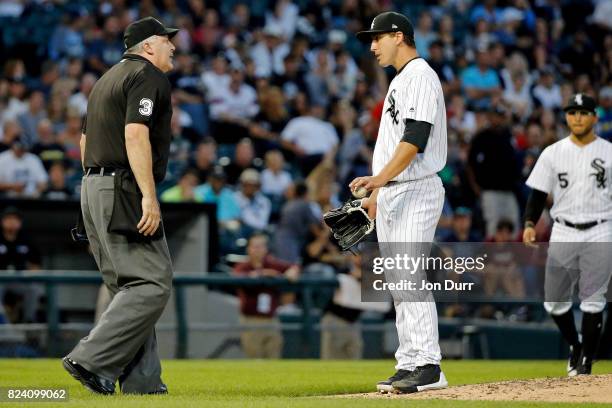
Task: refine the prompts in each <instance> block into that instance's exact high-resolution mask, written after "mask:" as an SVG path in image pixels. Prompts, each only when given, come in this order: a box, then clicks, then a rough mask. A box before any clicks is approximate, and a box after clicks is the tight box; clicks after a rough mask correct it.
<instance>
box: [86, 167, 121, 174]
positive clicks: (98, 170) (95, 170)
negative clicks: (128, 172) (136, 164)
mask: <svg viewBox="0 0 612 408" xmlns="http://www.w3.org/2000/svg"><path fill="white" fill-rule="evenodd" d="M116 170H117V169H115V168H114V167H88V168H87V169H86V170H85V175H86V176H114V175H115V171H116Z"/></svg>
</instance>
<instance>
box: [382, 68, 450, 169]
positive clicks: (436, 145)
mask: <svg viewBox="0 0 612 408" xmlns="http://www.w3.org/2000/svg"><path fill="white" fill-rule="evenodd" d="M405 119H413V120H416V121H422V122H428V123H431V124H432V128H431V130H430V134H429V139H428V141H427V146H426V147H425V150H424V152H423V153H417V155H416V157H415V158H414V160H413V161H412V162H411V163H410V164H409V165H408V167H407V168H406V169H405V170H404V171H403V172H401V173H400V174H398V175H397V176H396V177H395V178H394V179H393V180H395V181H408V180H418V179H422V178H424V177H427V176H430V175H433V174H436V173H437V172H439V171H440V170H442V168H443V167H444V165H445V163H446V149H447V138H446V107H445V105H444V94H443V93H442V85H441V84H440V79H439V78H438V75H437V74H436V72H435V71H434V70H433V69H432V68H431V67H430V66H429V64H428V63H427V62H426V61H425V60H424V59H422V58H416V59H414V60H412V61H410V62H408V64H407V65H405V66H404V67H403V68H402V69H401V70H400V71H399V72H398V73H397V75H395V78H393V80H392V81H391V84H389V90H388V91H387V96H386V98H385V103H384V106H383V115H382V118H381V121H380V127H379V129H378V138H377V140H376V146H375V147H374V158H373V162H372V173H373V174H374V175H377V174H378V173H380V171H381V170H382V169H383V167H384V166H385V165H386V164H387V163H388V162H389V161H390V160H391V157H393V153H394V152H395V148H396V147H397V145H398V143H399V142H400V141H401V140H402V136H403V135H404V128H405V123H404V120H405Z"/></svg>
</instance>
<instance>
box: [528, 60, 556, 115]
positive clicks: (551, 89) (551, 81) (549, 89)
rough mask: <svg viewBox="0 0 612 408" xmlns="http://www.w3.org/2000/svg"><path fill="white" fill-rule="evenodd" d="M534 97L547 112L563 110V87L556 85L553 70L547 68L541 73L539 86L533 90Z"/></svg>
mask: <svg viewBox="0 0 612 408" xmlns="http://www.w3.org/2000/svg"><path fill="white" fill-rule="evenodd" d="M533 97H534V99H535V100H536V102H537V103H539V105H541V106H542V107H543V108H544V109H545V110H553V111H554V110H557V109H560V108H561V104H562V102H563V101H562V99H563V98H562V97H561V87H560V86H559V85H557V84H556V83H555V76H554V72H553V70H552V68H550V67H547V68H545V69H543V70H542V71H541V72H540V78H539V80H538V84H537V85H536V86H535V87H534V88H533Z"/></svg>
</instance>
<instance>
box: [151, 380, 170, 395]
mask: <svg viewBox="0 0 612 408" xmlns="http://www.w3.org/2000/svg"><path fill="white" fill-rule="evenodd" d="M167 393H168V387H167V386H166V384H164V383H161V384H160V385H159V387H158V388H157V389H156V390H155V391H151V392H149V393H147V394H148V395H165V394H167Z"/></svg>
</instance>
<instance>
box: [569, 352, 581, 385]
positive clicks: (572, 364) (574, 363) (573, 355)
mask: <svg viewBox="0 0 612 408" xmlns="http://www.w3.org/2000/svg"><path fill="white" fill-rule="evenodd" d="M581 352H582V346H581V345H580V344H577V345H575V346H570V348H569V358H568V359H567V376H568V377H574V376H576V375H577V374H578V360H580V353H581Z"/></svg>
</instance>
